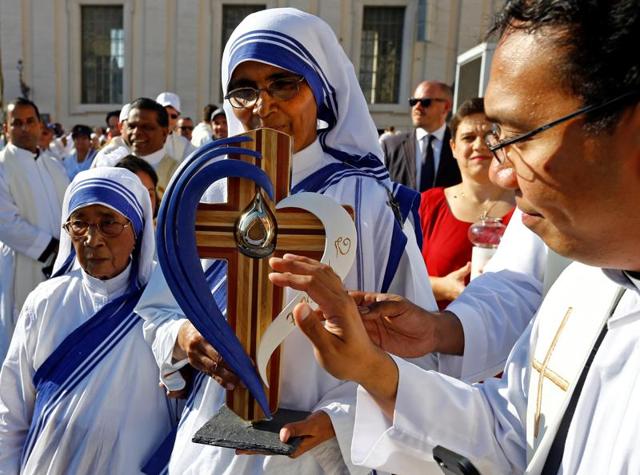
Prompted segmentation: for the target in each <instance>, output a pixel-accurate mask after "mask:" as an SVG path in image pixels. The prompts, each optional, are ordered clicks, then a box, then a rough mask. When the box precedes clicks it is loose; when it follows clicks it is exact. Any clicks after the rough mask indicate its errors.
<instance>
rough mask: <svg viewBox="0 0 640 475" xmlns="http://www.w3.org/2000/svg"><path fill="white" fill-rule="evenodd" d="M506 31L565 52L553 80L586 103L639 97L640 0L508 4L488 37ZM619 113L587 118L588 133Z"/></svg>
mask: <svg viewBox="0 0 640 475" xmlns="http://www.w3.org/2000/svg"><path fill="white" fill-rule="evenodd" d="M509 30H524V31H526V32H527V33H540V34H541V35H540V36H541V38H542V37H545V40H547V41H552V42H554V43H555V44H556V45H557V46H558V47H560V48H562V49H564V50H565V51H566V54H565V57H564V60H563V61H560V62H559V64H557V65H556V67H557V70H558V73H559V74H558V77H559V79H560V81H561V84H562V83H564V85H565V86H566V87H568V88H569V90H570V91H572V92H573V93H574V94H575V95H577V96H578V97H580V98H581V99H582V101H583V103H584V104H585V105H588V104H594V105H595V104H601V103H604V102H606V101H607V100H609V99H612V98H614V97H617V96H620V95H622V94H625V93H631V92H635V93H637V94H636V95H634V96H633V97H634V99H635V101H637V100H638V97H640V64H639V61H638V60H639V58H640V56H639V55H638V51H637V48H638V45H640V0H510V1H508V2H507V3H506V5H505V6H504V8H503V10H502V11H501V12H500V13H498V15H497V16H496V18H495V20H494V24H493V26H492V28H491V30H490V32H489V34H493V33H497V34H499V35H500V36H502V35H504V34H505V32H507V33H508V31H509ZM627 104H630V103H629V102H627ZM622 110H623V108H621V107H614V108H608V109H607V108H605V109H603V110H602V111H598V112H595V113H592V114H589V115H588V117H587V121H588V122H589V124H590V126H589V127H590V129H591V130H592V131H594V132H595V131H598V130H604V129H607V128H610V127H612V126H613V125H615V124H616V123H617V121H618V120H619V118H620V116H621V112H622Z"/></svg>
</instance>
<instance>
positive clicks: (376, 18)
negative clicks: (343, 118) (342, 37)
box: [359, 7, 405, 104]
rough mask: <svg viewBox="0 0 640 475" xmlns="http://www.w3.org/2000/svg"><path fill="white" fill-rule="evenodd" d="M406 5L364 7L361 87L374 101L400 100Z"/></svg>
mask: <svg viewBox="0 0 640 475" xmlns="http://www.w3.org/2000/svg"><path fill="white" fill-rule="evenodd" d="M404 11H405V7H364V12H363V15H362V44H361V48H360V78H359V79H360V87H362V91H363V92H364V96H365V98H366V99H367V102H369V103H370V104H384V103H398V96H399V93H400V70H401V66H402V64H401V63H402V34H403V29H404Z"/></svg>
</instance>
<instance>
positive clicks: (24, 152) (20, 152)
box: [7, 143, 40, 160]
mask: <svg viewBox="0 0 640 475" xmlns="http://www.w3.org/2000/svg"><path fill="white" fill-rule="evenodd" d="M7 149H9V151H10V152H11V153H13V154H15V155H24V156H25V157H26V156H27V155H28V156H29V158H31V159H33V160H37V159H38V157H39V156H40V149H39V148H38V149H36V153H33V152H32V151H31V150H27V149H26V148H20V147H17V146H16V145H14V144H12V143H8V144H7Z"/></svg>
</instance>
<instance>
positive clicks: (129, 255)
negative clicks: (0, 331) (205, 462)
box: [0, 167, 175, 474]
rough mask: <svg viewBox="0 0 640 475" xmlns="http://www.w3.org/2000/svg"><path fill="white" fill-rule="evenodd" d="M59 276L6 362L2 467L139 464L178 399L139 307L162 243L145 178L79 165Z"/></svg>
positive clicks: (26, 317) (52, 469) (41, 290)
mask: <svg viewBox="0 0 640 475" xmlns="http://www.w3.org/2000/svg"><path fill="white" fill-rule="evenodd" d="M61 222H62V228H63V229H64V230H65V232H63V233H62V235H61V238H60V253H59V254H58V257H57V259H56V262H55V266H54V276H53V277H52V278H51V279H50V280H48V281H46V282H43V283H42V284H40V285H39V286H38V287H37V288H36V289H35V290H34V291H33V292H31V294H29V296H28V298H27V300H26V302H25V305H24V307H23V309H22V312H21V314H20V317H19V319H18V324H17V330H16V333H15V335H14V338H13V340H12V342H11V345H10V348H9V353H8V355H7V359H6V361H5V363H4V365H3V366H2V370H1V371H0V473H27V474H32V473H123V474H124V473H128V474H133V473H140V472H141V470H142V469H143V466H144V465H145V464H146V463H148V462H150V461H151V459H152V457H153V456H154V454H155V452H156V450H157V448H158V446H159V445H160V444H161V442H162V441H163V440H164V438H165V437H166V436H167V435H168V434H169V433H170V432H171V430H172V426H173V421H174V420H175V417H174V415H173V412H174V411H173V409H172V407H171V405H170V404H169V401H167V399H166V397H165V394H164V391H162V390H161V389H160V388H159V387H158V382H157V381H158V368H157V366H156V364H155V361H154V358H153V355H152V353H151V350H150V349H149V347H148V346H147V344H146V343H145V341H144V338H143V334H142V319H141V318H140V317H139V316H138V315H136V314H135V313H134V312H133V308H134V306H135V304H136V302H137V301H138V299H139V298H140V295H141V293H142V291H143V290H144V288H145V286H146V285H147V282H148V280H149V277H150V275H151V270H152V268H153V256H154V252H155V240H154V229H153V214H152V211H151V201H150V199H149V193H148V191H147V189H146V188H145V187H144V186H143V185H142V182H141V181H140V179H139V178H138V177H137V176H136V175H134V174H133V173H132V172H130V171H129V170H125V169H123V168H107V167H102V168H96V169H92V170H87V171H83V172H80V173H79V174H78V175H77V176H76V177H75V179H74V180H73V182H72V183H71V184H70V185H69V187H68V188H67V191H66V193H65V197H64V203H63V206H62V219H61Z"/></svg>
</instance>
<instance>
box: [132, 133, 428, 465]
mask: <svg viewBox="0 0 640 475" xmlns="http://www.w3.org/2000/svg"><path fill="white" fill-rule="evenodd" d="M334 162H335V159H334V158H333V157H331V156H330V155H328V154H325V153H324V152H323V150H322V148H321V146H320V144H319V142H318V141H316V142H314V143H313V144H312V145H310V146H309V147H307V148H306V149H304V150H302V151H300V152H298V153H296V154H294V156H293V161H292V164H293V176H292V184H293V185H294V186H295V184H297V183H299V182H300V181H301V180H303V179H304V178H305V177H307V176H309V175H311V174H312V173H313V172H315V171H317V170H319V169H321V168H322V167H324V166H326V165H328V164H330V163H334ZM212 189H215V187H212V188H210V190H212ZM323 194H324V195H326V196H331V197H333V198H334V199H335V200H336V201H337V202H338V203H341V204H346V205H350V206H352V207H353V208H354V211H355V216H356V218H357V223H356V228H357V230H358V246H359V248H358V254H357V257H356V263H355V264H354V266H353V268H352V269H351V272H350V273H349V274H348V276H347V278H346V279H345V285H346V287H347V288H352V289H363V290H369V291H374V290H379V289H380V288H381V286H382V281H383V277H384V274H385V269H386V265H387V256H388V254H389V242H390V237H391V234H392V226H393V220H394V219H395V218H394V216H393V213H392V212H391V209H390V208H389V207H388V205H387V201H388V196H387V192H386V190H385V188H384V187H382V186H380V185H379V184H378V183H376V182H374V181H373V180H372V179H370V178H364V177H348V178H343V179H342V180H340V181H338V182H337V183H336V184H335V185H333V186H331V187H330V188H328V190H327V191H326V192H324V193H323ZM405 227H406V229H405V234H406V236H407V238H408V239H409V241H408V243H407V247H406V250H405V252H404V255H403V257H402V259H401V261H400V265H399V267H398V270H397V272H396V275H395V279H394V281H393V282H392V284H391V287H390V291H391V292H395V293H400V294H403V295H406V296H407V297H408V298H410V299H411V300H413V301H415V302H416V303H418V304H419V305H421V306H423V307H424V308H428V309H435V308H436V304H435V300H434V297H433V293H432V292H431V289H430V286H429V281H428V279H426V278H425V276H426V275H427V274H426V268H425V266H424V261H423V259H422V258H421V256H420V253H419V249H418V247H417V244H416V242H415V234H414V231H413V229H411V225H410V224H407V225H406V226H405ZM229 285H234V284H233V282H230V283H229ZM137 311H138V313H139V314H140V315H141V316H142V317H143V318H144V319H145V320H146V322H145V327H144V328H145V337H146V338H147V341H148V342H149V343H150V344H151V345H152V348H153V352H154V354H155V356H156V360H157V361H158V364H159V365H160V367H161V368H162V369H164V370H166V371H167V372H169V371H171V354H172V351H173V348H174V344H175V340H176V337H177V333H178V330H179V328H180V326H181V325H182V323H184V321H185V320H184V317H182V316H181V311H180V310H179V307H178V306H177V304H176V303H175V301H174V300H173V298H171V296H170V292H169V290H168V288H167V285H166V283H165V281H164V278H163V277H162V275H161V273H159V272H156V273H154V275H153V276H152V278H151V281H150V282H149V285H148V286H147V290H146V292H145V294H144V295H143V296H142V298H141V301H140V304H139V306H138V308H137ZM281 348H282V353H281V362H282V363H281V365H282V366H281V374H282V377H281V386H280V406H281V407H286V408H289V409H298V410H306V411H318V410H323V411H325V412H326V413H327V414H329V416H330V417H331V421H332V424H333V428H334V430H335V432H336V439H332V440H330V441H328V442H325V443H324V444H321V445H320V446H318V447H316V448H315V449H313V450H311V451H310V452H308V453H306V454H304V455H302V456H301V457H299V458H297V459H291V458H288V457H284V456H272V457H268V456H262V455H251V456H247V455H240V456H237V455H235V453H234V451H233V450H231V449H225V448H221V447H213V446H205V445H198V444H194V443H192V442H191V438H192V437H193V434H194V433H195V432H196V431H197V430H198V429H199V428H200V427H202V426H203V425H204V424H205V423H206V422H207V421H208V420H209V419H210V418H211V417H213V415H215V414H216V413H217V411H218V409H219V408H220V406H221V405H222V404H223V403H224V400H225V391H224V390H223V389H222V388H221V387H220V386H219V385H218V384H217V383H216V382H215V381H214V380H213V379H211V378H208V377H202V376H200V377H198V378H196V380H195V382H194V388H195V389H194V391H192V395H191V397H190V398H189V400H188V401H187V404H186V408H185V411H184V412H183V415H182V418H181V420H180V425H179V428H178V435H177V438H176V443H175V446H174V450H173V453H172V457H171V462H170V465H169V470H170V473H180V474H186V473H193V474H201V473H207V474H229V475H230V474H239V473H243V474H254V473H255V474H257V473H265V472H267V473H277V474H285V473H291V474H299V473H304V474H305V475H306V474H310V475H312V474H316V473H318V474H319V473H346V472H347V471H350V472H352V473H367V472H368V470H367V469H363V468H358V467H355V466H353V465H352V464H351V462H350V444H351V434H352V430H353V417H354V404H355V396H356V392H355V385H354V384H353V383H350V382H343V381H339V380H337V379H335V378H333V377H332V376H331V375H329V374H328V373H327V372H326V371H324V370H323V369H322V368H321V367H320V366H319V365H318V364H317V362H316V360H315V358H314V356H313V349H312V347H311V345H310V344H309V342H308V340H307V339H306V337H305V336H304V335H303V334H302V333H301V332H300V331H299V330H298V329H297V328H296V329H294V331H293V332H292V334H291V335H290V336H288V337H287V339H286V340H285V341H284V343H283V346H282V347H281ZM162 369H161V372H162V373H164V372H165V371H162ZM336 442H337V443H336ZM347 466H348V468H347Z"/></svg>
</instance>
